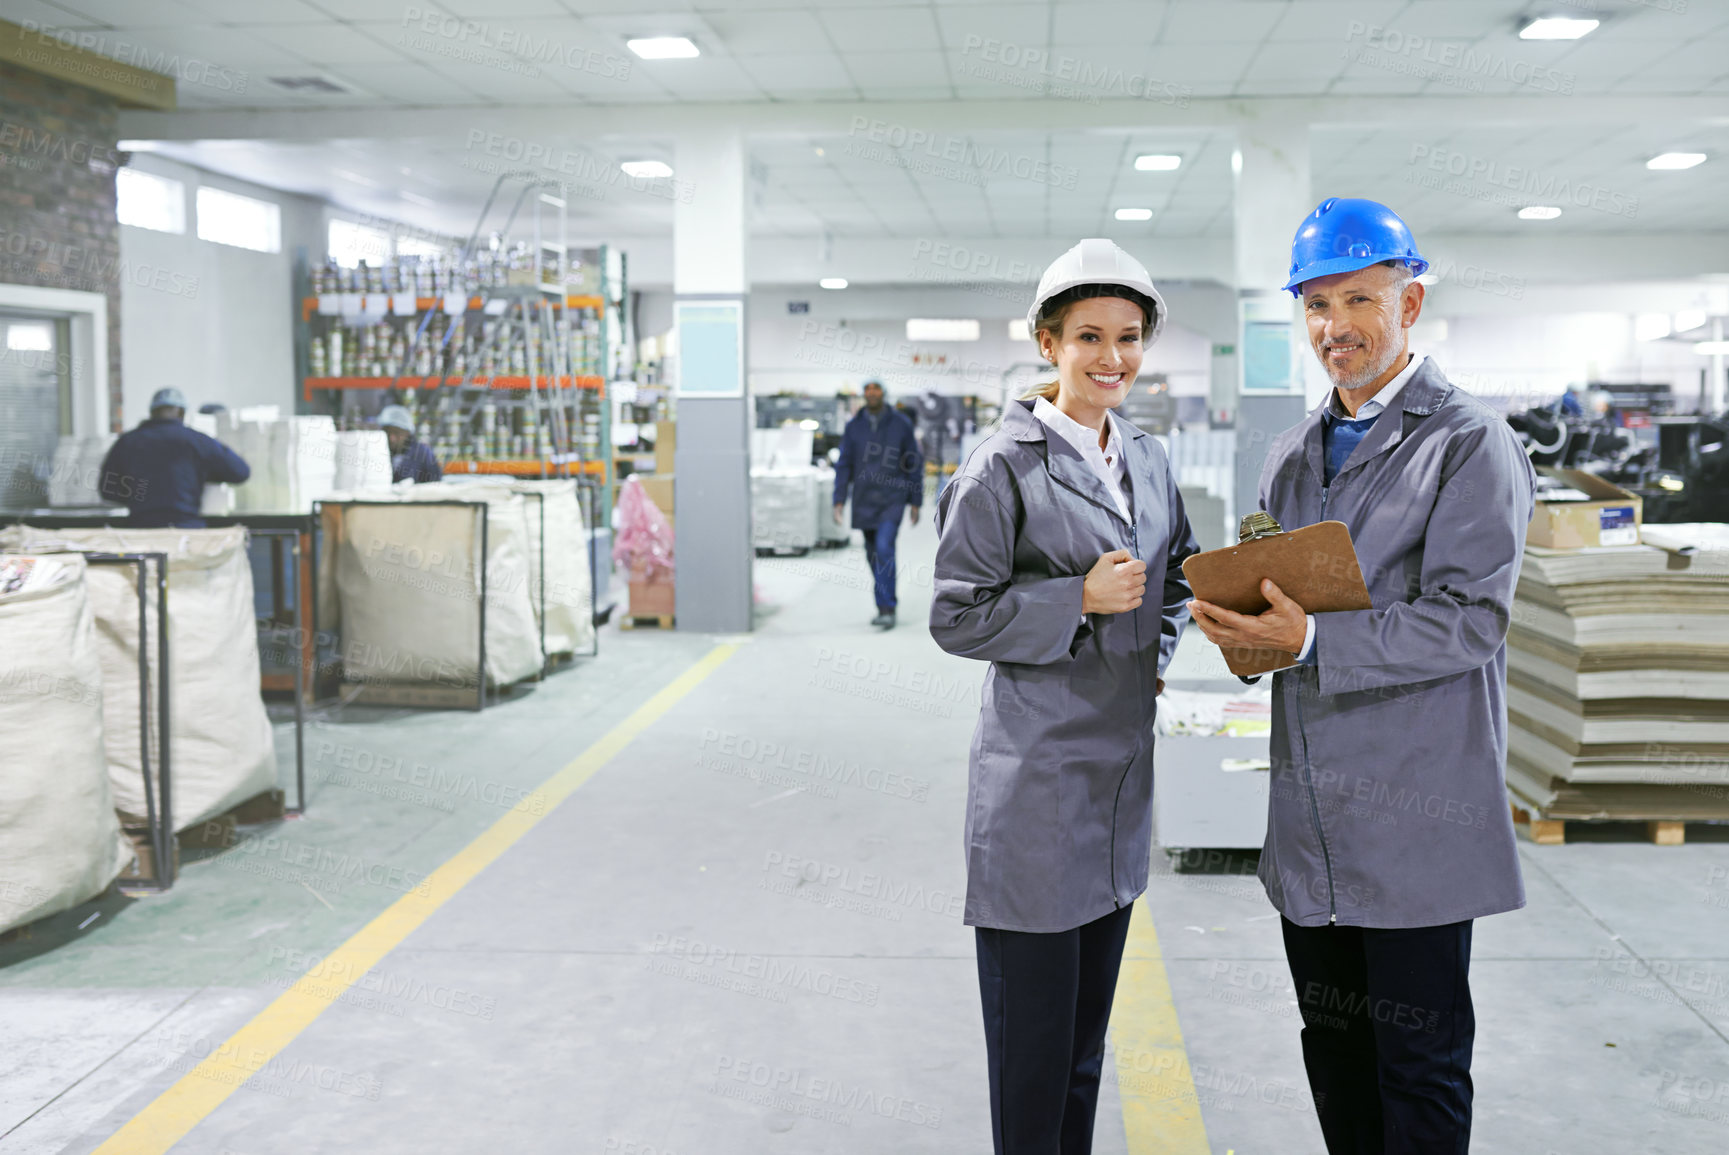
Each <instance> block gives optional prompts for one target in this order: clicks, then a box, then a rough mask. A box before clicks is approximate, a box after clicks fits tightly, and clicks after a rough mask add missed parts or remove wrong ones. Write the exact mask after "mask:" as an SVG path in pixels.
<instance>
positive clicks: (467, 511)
mask: <svg viewBox="0 0 1729 1155" xmlns="http://www.w3.org/2000/svg"><path fill="white" fill-rule="evenodd" d="M339 496H340V495H339ZM354 496H355V499H356V500H360V501H364V502H368V503H372V504H363V505H349V506H342V507H339V508H340V514H341V516H340V518H339V519H336V520H331V521H327V523H326V535H327V538H328V539H329V540H330V546H331V547H333V548H327V551H326V552H327V555H329V556H332V557H333V558H334V565H333V570H334V574H333V578H334V580H333V583H332V584H333V589H334V592H335V595H336V604H335V607H334V609H333V612H332V614H331V615H330V617H334V618H335V625H336V628H337V629H338V630H339V632H340V636H341V648H340V650H339V656H340V658H341V660H342V666H343V675H344V677H345V678H346V679H347V680H348V681H350V682H357V683H373V684H383V685H390V684H399V685H430V686H435V687H439V688H444V689H451V690H467V689H472V688H474V687H475V686H476V674H477V672H478V671H479V668H480V646H481V642H480V606H481V597H480V590H481V582H482V580H483V577H484V581H485V586H486V599H485V605H486V642H485V645H486V664H485V677H486V681H487V682H488V684H490V685H494V686H504V685H509V684H510V683H512V682H519V681H521V680H522V679H524V678H527V677H531V676H533V675H534V674H537V673H539V672H540V670H541V667H542V664H543V653H542V651H541V648H540V626H539V623H538V622H537V621H536V619H535V609H534V604H535V599H534V598H533V597H532V596H531V591H532V590H533V588H534V583H533V581H531V576H530V547H529V533H530V528H529V517H528V509H527V507H528V506H529V505H530V504H536V503H531V502H530V501H529V499H528V498H526V497H524V496H523V495H522V494H521V493H517V492H513V491H512V488H511V486H510V485H508V484H504V483H496V484H494V483H480V484H472V485H468V484H464V485H459V484H455V483H451V482H434V483H432V484H428V485H409V486H403V487H400V488H393V489H387V490H377V491H372V492H366V493H361V494H356V495H354ZM438 503H452V504H438ZM479 507H484V508H485V510H486V536H485V553H484V556H483V554H482V539H481V523H480V518H479V517H478V516H477V513H476V511H477V508H479ZM321 618H323V620H324V621H328V620H329V617H325V616H324V615H321ZM321 624H322V622H321Z"/></svg>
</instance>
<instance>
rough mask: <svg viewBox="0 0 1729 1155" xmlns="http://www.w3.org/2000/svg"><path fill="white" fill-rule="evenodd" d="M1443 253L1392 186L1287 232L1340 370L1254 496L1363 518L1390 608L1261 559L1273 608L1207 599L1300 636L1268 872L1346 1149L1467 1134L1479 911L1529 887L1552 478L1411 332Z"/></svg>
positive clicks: (1320, 1104) (1295, 268) (1367, 567)
mask: <svg viewBox="0 0 1729 1155" xmlns="http://www.w3.org/2000/svg"><path fill="white" fill-rule="evenodd" d="M1427 268H1428V262H1427V261H1425V260H1424V259H1423V258H1422V257H1421V256H1420V255H1418V253H1417V245H1416V242H1415V241H1414V240H1413V239H1412V237H1411V232H1410V229H1408V228H1407V227H1406V226H1405V222H1404V221H1402V220H1400V219H1399V217H1398V215H1397V214H1396V213H1394V212H1393V210H1391V209H1389V208H1387V207H1386V206H1385V205H1382V204H1377V203H1375V202H1374V201H1367V200H1356V199H1347V198H1343V197H1338V198H1329V199H1327V200H1325V201H1323V202H1321V205H1320V207H1318V208H1317V209H1315V211H1314V212H1313V213H1311V214H1310V215H1309V216H1308V217H1307V218H1305V219H1304V221H1303V224H1302V226H1301V228H1299V229H1298V231H1297V236H1296V239H1295V241H1294V242H1293V244H1292V246H1291V263H1290V270H1291V273H1290V279H1289V280H1288V281H1287V282H1286V284H1285V288H1286V289H1288V290H1290V292H1291V293H1292V295H1294V296H1296V297H1297V298H1298V299H1299V300H1301V302H1302V311H1303V315H1304V317H1305V318H1306V320H1307V324H1308V330H1309V344H1310V345H1311V346H1312V347H1313V348H1314V351H1315V355H1316V357H1317V358H1318V359H1319V360H1320V362H1321V365H1322V366H1323V367H1324V368H1325V369H1326V372H1327V376H1328V377H1329V378H1331V379H1332V382H1333V388H1332V389H1331V390H1330V391H1329V393H1328V396H1327V400H1326V402H1325V403H1323V404H1321V405H1318V406H1316V407H1315V409H1314V411H1313V412H1311V413H1310V414H1309V415H1308V416H1307V417H1305V418H1304V419H1303V420H1302V421H1301V422H1299V423H1298V424H1297V425H1296V426H1294V427H1292V428H1291V429H1288V430H1286V431H1285V432H1284V433H1282V434H1280V435H1279V436H1278V437H1277V438H1275V439H1274V440H1273V442H1272V445H1271V448H1270V449H1269V451H1268V454H1267V459H1266V464H1265V465H1264V466H1263V468H1262V470H1261V483H1260V506H1261V508H1262V509H1264V510H1266V511H1267V512H1268V513H1270V514H1271V515H1272V516H1273V517H1274V519H1275V520H1277V521H1278V523H1279V524H1280V525H1281V526H1283V527H1284V528H1285V529H1287V530H1293V529H1297V528H1299V527H1302V526H1306V525H1314V524H1315V523H1316V522H1320V521H1342V522H1344V523H1345V525H1346V526H1347V527H1348V528H1349V529H1350V531H1351V538H1352V541H1353V542H1354V543H1355V547H1356V553H1357V561H1358V563H1360V565H1361V571H1362V574H1363V576H1364V577H1365V578H1366V579H1367V584H1368V589H1369V598H1370V601H1371V603H1372V606H1373V608H1371V609H1366V610H1348V611H1344V612H1340V613H1319V614H1306V613H1304V612H1303V609H1302V607H1301V606H1299V605H1297V603H1296V602H1294V601H1292V600H1291V599H1290V598H1288V597H1286V596H1285V594H1284V592H1283V591H1281V590H1280V589H1279V588H1278V587H1277V586H1276V585H1274V584H1273V583H1272V582H1270V581H1265V580H1263V581H1262V582H1261V593H1262V596H1264V597H1265V598H1266V599H1267V601H1268V602H1269V603H1270V604H1271V608H1270V609H1268V610H1267V611H1265V612H1264V613H1262V614H1260V615H1258V616H1254V617H1251V616H1248V615H1244V614H1236V613H1232V612H1231V611H1229V610H1226V609H1223V608H1222V607H1219V606H1216V605H1213V604H1211V603H1208V602H1204V601H1195V602H1192V603H1191V604H1190V609H1191V611H1192V612H1193V614H1194V620H1195V625H1196V626H1197V627H1199V628H1200V630H1201V632H1202V633H1204V634H1206V636H1207V637H1208V638H1210V639H1211V640H1212V641H1213V642H1215V643H1217V644H1218V645H1219V646H1221V647H1227V648H1228V647H1250V648H1255V649H1270V650H1283V651H1284V652H1286V653H1288V654H1291V655H1293V656H1292V659H1291V660H1292V665H1290V666H1289V667H1288V668H1286V669H1283V670H1281V671H1279V672H1278V673H1276V674H1275V675H1274V676H1273V732H1272V765H1273V776H1272V779H1271V783H1270V797H1269V801H1268V814H1267V842H1266V847H1265V849H1264V850H1263V851H1262V853H1261V863H1260V869H1259V874H1260V878H1261V883H1262V885H1263V886H1265V888H1266V891H1267V897H1268V898H1270V899H1271V900H1272V903H1273V906H1274V907H1275V908H1277V910H1278V911H1279V914H1280V915H1281V920H1280V927H1281V930H1282V932H1283V935H1284V940H1285V957H1286V959H1287V961H1288V962H1289V964H1290V968H1291V978H1292V981H1293V984H1294V985H1293V988H1292V989H1293V990H1294V991H1295V992H1296V994H1297V996H1298V999H1299V1004H1298V1005H1299V1009H1300V1011H1301V1014H1302V1016H1303V1032H1302V1045H1303V1062H1304V1065H1305V1066H1306V1067H1307V1069H1308V1073H1309V1087H1310V1089H1311V1091H1312V1092H1313V1094H1314V1100H1315V1110H1316V1113H1317V1114H1318V1115H1319V1116H1320V1123H1321V1134H1322V1135H1323V1136H1324V1137H1325V1139H1326V1143H1327V1150H1328V1151H1329V1152H1331V1153H1332V1155H1345V1153H1350V1155H1363V1153H1368V1152H1375V1153H1377V1155H1379V1153H1380V1152H1383V1151H1385V1152H1389V1153H1390V1152H1395V1151H1396V1152H1400V1153H1402V1155H1430V1153H1433V1155H1441V1153H1443V1152H1445V1153H1446V1155H1458V1153H1460V1152H1463V1151H1465V1150H1466V1148H1467V1147H1468V1146H1469V1143H1470V1135H1471V1100H1472V1087H1471V1047H1472V1043H1473V1040H1474V1038H1475V1035H1476V1016H1475V1013H1474V1011H1473V1009H1472V1006H1471V991H1470V985H1469V980H1468V971H1469V967H1470V963H1471V928H1472V925H1473V922H1474V920H1475V919H1478V918H1482V917H1484V916H1485V915H1491V914H1499V913H1501V912H1503V911H1509V910H1517V909H1518V908H1520V907H1522V906H1524V905H1525V886H1524V881H1523V879H1522V878H1521V877H1520V873H1519V851H1518V848H1517V846H1516V845H1515V843H1514V838H1513V823H1512V818H1511V815H1510V813H1509V811H1508V809H1507V787H1506V782H1505V779H1504V767H1505V766H1506V762H1507V627H1508V623H1509V622H1511V621H1512V618H1513V589H1514V586H1515V585H1516V584H1517V582H1518V580H1519V563H1520V561H1521V559H1522V558H1523V556H1524V549H1525V527H1526V525H1527V524H1528V523H1529V522H1530V520H1531V512H1532V504H1533V501H1532V495H1533V493H1534V491H1535V488H1536V477H1535V475H1534V474H1533V472H1532V470H1531V464H1530V462H1529V461H1527V460H1526V457H1525V451H1524V450H1523V449H1522V448H1520V445H1519V441H1518V439H1517V438H1516V437H1515V436H1514V434H1513V431H1512V429H1511V427H1510V426H1508V424H1507V423H1506V422H1505V421H1503V420H1502V419H1501V416H1500V414H1498V413H1496V412H1495V411H1494V410H1493V409H1490V408H1489V407H1488V406H1487V405H1485V404H1483V403H1482V402H1481V401H1479V400H1477V399H1476V398H1475V397H1472V396H1471V395H1470V394H1469V393H1466V392H1465V391H1464V390H1462V389H1458V388H1456V387H1455V386H1453V385H1452V384H1451V383H1450V382H1449V381H1448V380H1447V378H1446V376H1445V374H1443V373H1442V372H1441V368H1440V366H1438V365H1436V364H1435V362H1434V361H1433V360H1432V359H1430V358H1428V357H1425V356H1424V355H1423V354H1422V353H1421V352H1414V351H1413V350H1412V349H1411V348H1410V345H1409V335H1410V331H1411V326H1412V325H1414V324H1416V322H1417V318H1418V315H1419V314H1421V312H1422V310H1423V285H1422V283H1421V282H1419V281H1417V280H1415V278H1416V277H1418V276H1420V275H1422V273H1423V271H1424V270H1425V269H1427ZM1352 568H1353V570H1354V569H1356V568H1357V567H1356V566H1353V567H1352ZM1419 1008H1420V1009H1419ZM1500 1025H1501V1027H1502V1030H1503V1032H1505V1031H1506V1030H1507V1025H1506V1024H1504V1023H1503V1024H1500Z"/></svg>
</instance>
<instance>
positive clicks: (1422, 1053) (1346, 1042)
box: [1279, 919, 1477, 1155]
mask: <svg viewBox="0 0 1729 1155" xmlns="http://www.w3.org/2000/svg"><path fill="white" fill-rule="evenodd" d="M1279 921H1280V922H1281V923H1282V924H1283V926H1284V931H1285V955H1286V957H1287V958H1288V959H1289V960H1290V964H1291V979H1292V981H1293V982H1294V983H1295V984H1296V992H1297V1000H1298V1004H1299V1005H1300V1007H1301V1008H1302V1014H1303V1064H1304V1066H1306V1067H1307V1068H1308V1072H1309V1090H1310V1091H1311V1092H1313V1094H1314V1096H1315V1112H1316V1114H1317V1115H1319V1116H1320V1119H1321V1134H1322V1135H1323V1136H1325V1137H1326V1140H1327V1151H1328V1152H1329V1153H1330V1155H1465V1151H1466V1150H1467V1148H1468V1147H1469V1146H1470V1142H1471V1043H1472V1040H1473V1038H1474V1037H1475V1035H1476V1030H1477V1019H1476V1015H1475V1014H1474V1013H1473V1011H1472V1009H1471V987H1470V982H1469V974H1468V972H1469V970H1470V966H1471V923H1470V922H1469V921H1468V920H1467V921H1465V922H1455V923H1451V924H1449V925H1447V926H1425V927H1415V928H1412V929H1409V930H1372V929H1368V928H1365V927H1355V926H1312V927H1311V926H1298V925H1296V924H1295V923H1293V922H1290V921H1289V920H1286V919H1280V920H1279Z"/></svg>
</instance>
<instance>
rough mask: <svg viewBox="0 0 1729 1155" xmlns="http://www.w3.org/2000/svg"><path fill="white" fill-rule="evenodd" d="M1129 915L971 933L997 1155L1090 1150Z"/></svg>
mask: <svg viewBox="0 0 1729 1155" xmlns="http://www.w3.org/2000/svg"><path fill="white" fill-rule="evenodd" d="M1131 909H1132V908H1131V907H1126V906H1125V907H1123V908H1122V909H1121V910H1117V911H1113V912H1112V913H1110V914H1107V915H1105V916H1104V917H1103V918H1099V919H1094V920H1093V921H1092V922H1089V923H1087V924H1086V925H1084V926H1079V927H1076V928H1075V929H1074V930H1064V931H1058V932H1056V933H1054V934H1032V933H1028V932H1025V931H1016V930H991V929H989V928H987V927H982V926H981V927H976V928H974V929H975V930H976V931H977V935H978V952H979V996H980V998H981V999H982V1000H983V1002H984V1009H985V1059H986V1062H987V1063H988V1064H989V1067H990V1075H991V1133H992V1135H993V1137H994V1138H995V1140H996V1155H1087V1153H1088V1152H1090V1151H1091V1150H1092V1149H1093V1115H1094V1114H1095V1113H1096V1111H1097V1109H1098V1105H1099V1077H1100V1073H1101V1071H1102V1068H1103V1066H1104V1058H1105V1026H1106V1024H1107V1023H1109V1022H1110V1018H1111V999H1112V997H1113V996H1114V995H1115V994H1116V991H1117V968H1118V966H1119V965H1121V963H1122V961H1123V943H1124V942H1125V941H1126V940H1127V939H1128V935H1129V912H1130V910H1131Z"/></svg>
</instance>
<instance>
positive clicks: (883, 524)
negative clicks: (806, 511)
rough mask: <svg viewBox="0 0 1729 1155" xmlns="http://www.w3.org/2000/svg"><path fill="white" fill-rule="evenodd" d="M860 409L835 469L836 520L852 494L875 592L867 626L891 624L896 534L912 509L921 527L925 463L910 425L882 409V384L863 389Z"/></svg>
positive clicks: (854, 520) (854, 522)
mask: <svg viewBox="0 0 1729 1155" xmlns="http://www.w3.org/2000/svg"><path fill="white" fill-rule="evenodd" d="M864 398H865V404H864V408H863V409H860V410H859V411H858V412H857V413H856V414H854V415H853V419H852V420H851V421H849V422H847V427H846V432H845V433H844V434H842V435H841V440H840V459H839V460H838V461H836V462H835V465H834V518H835V520H836V521H839V520H840V519H841V513H842V509H843V507H844V506H845V505H846V501H847V494H848V492H849V491H850V492H851V494H852V527H853V528H854V529H862V530H864V540H865V559H866V560H867V561H869V562H870V568H871V576H872V578H873V580H874V583H875V587H876V602H877V616H876V617H874V618H872V619H871V625H873V626H876V627H877V628H878V629H882V630H892V629H894V624H895V535H896V534H898V533H899V532H900V528H901V511H902V510H905V509H906V508H907V507H908V506H911V507H912V508H911V512H910V514H909V516H910V517H911V518H912V523H913V524H914V525H917V524H918V523H919V507H920V506H921V505H923V504H924V499H925V459H924V455H923V454H921V453H920V452H919V443H918V438H917V437H916V436H914V434H913V427H912V422H910V421H908V420H907V419H906V418H905V417H903V416H902V415H901V414H899V413H897V412H895V411H894V410H893V409H891V408H889V407H888V406H887V405H885V404H883V385H882V382H881V381H866V382H865V384H864Z"/></svg>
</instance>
